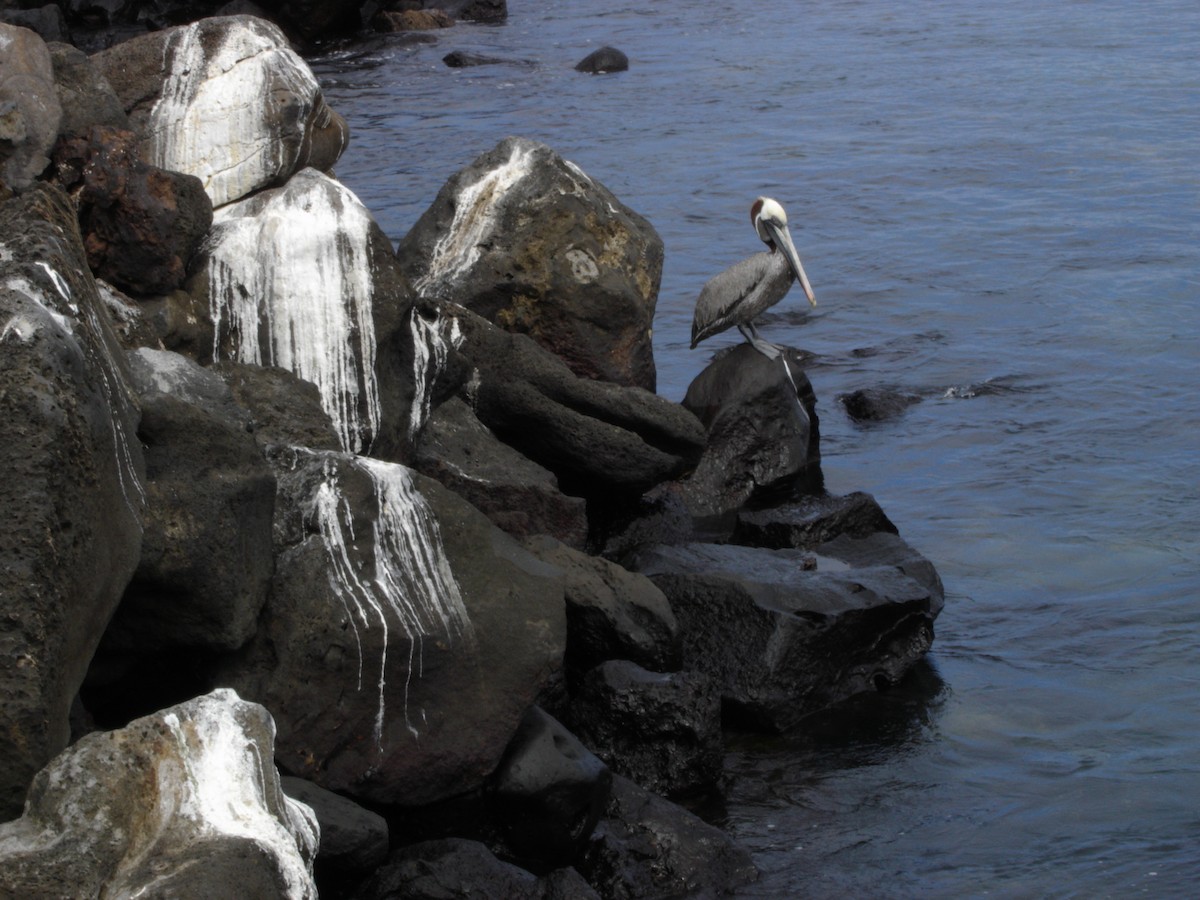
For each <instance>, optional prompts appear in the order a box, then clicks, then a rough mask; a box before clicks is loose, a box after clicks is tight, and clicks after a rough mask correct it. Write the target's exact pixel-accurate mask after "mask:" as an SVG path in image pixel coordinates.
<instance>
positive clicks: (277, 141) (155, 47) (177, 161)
mask: <svg viewBox="0 0 1200 900" xmlns="http://www.w3.org/2000/svg"><path fill="white" fill-rule="evenodd" d="M92 60H93V62H94V63H95V64H96V67H97V68H98V69H99V71H100V73H101V74H102V75H103V76H105V77H106V78H107V79H108V81H109V83H110V84H111V85H112V87H113V89H114V90H115V91H116V93H117V96H118V97H120V99H121V103H122V105H123V106H124V108H125V111H126V112H127V113H128V114H129V119H130V122H131V124H132V126H133V128H134V130H135V131H136V132H137V133H138V134H139V136H140V137H141V151H142V156H143V158H144V159H145V160H146V161H147V162H149V163H152V164H153V165H156V166H160V167H162V168H164V169H170V170H172V171H176V172H185V173H187V174H190V175H195V176H196V177H198V178H199V179H200V180H201V182H202V183H203V184H204V189H205V190H206V191H207V192H208V195H209V197H210V198H212V202H213V206H222V205H224V204H226V203H229V202H231V201H233V200H237V199H239V198H241V197H244V196H246V195H247V194H249V193H251V192H252V191H256V190H258V189H260V188H263V187H268V186H270V185H272V184H275V183H278V182H281V181H283V180H285V179H287V178H288V177H289V176H291V175H292V174H294V173H295V172H298V171H300V170H301V169H303V168H305V167H306V166H312V167H314V168H317V169H322V170H323V169H328V168H329V167H331V166H332V165H333V164H334V162H336V161H337V158H338V157H339V156H340V155H341V153H342V150H343V149H345V146H346V142H347V140H348V134H349V132H348V130H347V128H346V123H345V121H344V120H343V119H342V117H341V116H339V115H338V114H337V113H335V112H333V110H331V109H330V108H329V107H328V106H326V104H325V101H324V99H323V97H322V96H321V90H320V86H319V85H318V84H317V79H316V77H315V76H314V75H313V73H312V71H311V70H310V69H309V68H308V65H307V64H306V63H305V62H304V60H302V59H301V58H300V57H299V56H298V55H296V53H295V52H294V51H293V50H292V49H291V48H290V47H289V46H288V43H287V39H286V38H285V37H284V36H283V33H282V32H281V31H280V30H279V28H278V27H276V26H275V25H272V24H271V23H269V22H266V21H264V20H262V19H256V18H254V17H253V16H223V17H217V18H211V19H202V20H200V21H199V22H195V23H193V24H191V25H183V26H180V27H178V28H169V29H165V30H163V31H155V32H151V33H148V34H145V35H142V36H140V37H136V38H133V39H131V40H128V41H125V42H123V43H120V44H117V45H116V46H115V47H112V48H111V49H108V50H104V51H101V52H100V53H97V54H95V55H94V56H93V57H92Z"/></svg>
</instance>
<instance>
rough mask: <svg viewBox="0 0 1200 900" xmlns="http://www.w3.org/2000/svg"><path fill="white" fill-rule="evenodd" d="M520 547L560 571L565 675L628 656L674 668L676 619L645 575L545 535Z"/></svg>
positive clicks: (653, 666)
mask: <svg viewBox="0 0 1200 900" xmlns="http://www.w3.org/2000/svg"><path fill="white" fill-rule="evenodd" d="M525 547H526V549H527V550H529V551H530V552H531V553H533V554H535V555H536V556H537V557H538V558H539V559H542V560H545V561H546V562H548V563H550V564H551V565H553V566H557V567H559V568H560V569H562V570H563V572H564V573H565V575H566V600H567V655H566V665H567V671H568V675H569V676H581V675H583V674H584V673H585V672H587V671H589V670H590V669H592V668H593V667H594V666H597V665H599V664H600V663H602V662H604V661H605V660H609V659H628V660H632V661H634V662H636V663H637V664H638V665H641V666H644V667H646V668H647V669H651V670H654V671H656V672H669V671H672V670H674V669H677V668H678V667H679V662H680V632H679V623H678V622H677V621H676V620H675V615H674V613H672V612H671V605H670V604H669V603H668V602H667V598H666V597H665V596H663V593H662V591H660V590H659V589H658V588H657V587H655V586H654V583H653V582H652V581H650V580H649V579H648V578H646V576H644V575H639V574H637V573H635V572H630V571H628V570H627V569H623V568H622V567H620V566H618V565H616V564H615V563H611V562H609V561H608V560H605V559H601V558H599V557H595V556H588V555H587V554H585V553H580V552H578V551H576V550H574V549H572V548H570V547H566V546H564V545H563V544H560V543H558V542H556V541H552V540H549V539H548V538H534V539H532V540H529V541H526V542H525Z"/></svg>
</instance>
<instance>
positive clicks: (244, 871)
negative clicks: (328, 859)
mask: <svg viewBox="0 0 1200 900" xmlns="http://www.w3.org/2000/svg"><path fill="white" fill-rule="evenodd" d="M272 738H273V729H272V727H271V717H270V715H269V714H268V713H267V711H266V710H265V709H263V708H262V707H261V706H257V705H255V704H252V703H245V702H243V701H242V700H240V699H239V698H238V696H237V695H236V694H234V693H233V692H232V691H215V692H213V693H212V694H209V695H207V696H204V697H200V698H198V699H196V700H192V701H189V702H188V703H184V704H181V705H179V706H175V707H172V708H171V709H168V710H164V711H163V712H161V713H158V714H155V715H153V716H148V717H146V718H144V719H138V720H137V721H135V722H132V723H130V724H129V725H128V726H127V727H125V728H122V729H120V730H119V731H111V732H103V733H101V732H97V733H95V734H91V735H88V736H87V737H85V738H83V740H81V741H79V742H78V743H77V744H75V745H74V746H72V747H71V748H70V749H69V750H67V751H66V752H65V753H63V754H62V755H60V756H59V757H57V758H56V759H55V760H54V761H53V762H52V763H50V765H48V766H47V767H46V768H45V769H43V770H42V771H41V772H39V773H38V775H37V777H36V778H35V779H34V782H33V785H32V787H31V788H30V791H29V802H28V804H27V805H26V808H25V814H24V815H23V816H22V817H21V818H20V819H18V820H17V821H15V822H10V823H8V824H5V825H0V895H3V896H5V897H99V896H105V897H151V896H152V897H178V898H189V900H191V898H194V900H201V898H211V897H289V898H314V900H315V898H316V895H317V894H316V887H315V885H314V884H313V881H312V875H311V870H312V858H313V856H314V854H315V853H316V849H317V840H318V831H317V823H316V819H315V817H314V816H313V813H312V810H310V809H308V808H307V807H305V806H303V805H302V804H299V803H296V802H295V801H292V800H289V799H288V798H287V797H286V796H285V795H284V793H283V791H282V790H280V787H279V775H278V773H277V772H276V771H275V766H274V765H273V764H272V762H271V744H272Z"/></svg>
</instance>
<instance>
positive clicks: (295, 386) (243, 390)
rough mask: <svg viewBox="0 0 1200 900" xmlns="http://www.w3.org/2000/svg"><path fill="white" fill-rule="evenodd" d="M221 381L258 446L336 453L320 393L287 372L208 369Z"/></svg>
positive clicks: (233, 366)
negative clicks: (244, 412)
mask: <svg viewBox="0 0 1200 900" xmlns="http://www.w3.org/2000/svg"><path fill="white" fill-rule="evenodd" d="M211 369H212V371H213V372H216V373H217V374H218V375H220V376H221V378H222V379H224V381H225V384H226V385H228V386H229V390H230V391H231V392H232V393H233V397H234V399H235V400H237V402H238V405H240V406H242V407H243V408H244V409H246V410H247V412H249V414H250V417H251V423H252V426H253V433H254V437H255V439H256V440H257V441H258V444H259V446H260V447H262V448H263V449H266V448H268V447H270V446H273V445H275V444H289V445H293V446H297V447H307V448H308V449H309V450H339V449H341V441H340V440H339V439H338V433H337V429H335V428H334V427H333V422H332V421H331V420H330V418H329V413H327V412H325V410H324V408H323V407H322V406H321V392H320V391H318V390H317V386H316V385H315V384H313V383H312V382H311V381H302V380H301V379H299V378H298V377H296V376H295V375H294V374H292V373H291V372H289V371H288V370H287V369H280V368H278V367H276V366H255V365H250V364H248V363H235V362H221V363H217V364H216V365H214V366H211Z"/></svg>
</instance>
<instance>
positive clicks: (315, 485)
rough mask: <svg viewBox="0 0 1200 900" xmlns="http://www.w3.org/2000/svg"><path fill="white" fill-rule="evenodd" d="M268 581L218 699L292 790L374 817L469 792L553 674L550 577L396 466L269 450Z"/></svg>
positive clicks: (474, 516)
mask: <svg viewBox="0 0 1200 900" xmlns="http://www.w3.org/2000/svg"><path fill="white" fill-rule="evenodd" d="M272 462H273V464H274V465H275V468H276V475H277V478H278V482H279V494H278V497H277V501H276V520H275V530H276V544H277V553H276V570H275V578H274V581H273V584H272V591H271V598H270V599H269V600H268V602H267V606H266V609H265V611H264V615H263V617H262V619H261V621H260V627H259V631H258V634H257V635H256V636H255V638H254V639H253V640H252V641H251V642H250V644H249V645H248V647H247V650H246V652H245V653H244V654H243V655H241V656H240V657H239V658H238V659H236V660H232V661H231V662H230V664H229V665H228V666H226V667H225V669H224V671H223V672H222V673H221V675H220V678H221V683H223V684H227V685H231V686H233V687H235V688H236V689H237V690H238V691H239V692H240V693H241V694H242V695H243V696H246V697H251V698H253V699H255V700H256V701H258V702H260V703H263V704H264V705H265V706H267V707H268V708H269V709H270V710H271V711H272V714H273V715H274V716H275V720H276V722H277V723H278V727H279V742H278V759H279V761H280V764H281V765H283V766H284V767H286V768H287V769H288V770H289V771H291V772H293V773H294V774H297V775H301V776H303V777H306V778H309V779H311V780H312V781H315V782H316V783H318V784H320V785H322V786H324V787H327V788H329V789H331V790H336V791H339V792H343V793H347V794H349V795H351V796H354V797H357V798H360V799H364V800H369V801H372V802H377V803H394V804H402V805H412V806H416V805H420V804H423V803H429V802H433V801H435V800H439V799H443V798H445V797H448V796H452V795H456V794H460V793H463V792H465V791H470V790H472V789H474V788H478V787H479V786H480V785H481V784H482V783H483V779H484V778H485V777H486V775H487V774H488V773H490V772H491V771H492V770H493V769H494V768H495V766H496V764H497V762H498V761H499V759H500V756H501V754H502V753H503V751H504V748H505V746H506V745H507V743H508V741H509V738H510V737H511V735H512V733H513V731H514V729H515V728H516V726H517V723H518V722H519V721H520V718H521V715H522V714H523V713H524V712H525V710H526V709H527V708H528V706H529V704H530V703H532V702H533V700H534V698H535V697H536V696H537V694H538V692H539V691H540V690H542V689H543V688H544V686H545V684H546V682H547V680H548V679H549V678H550V677H551V676H552V675H554V674H555V673H556V672H557V670H558V668H559V666H560V665H561V660H562V654H563V649H564V645H565V640H566V638H565V629H566V623H565V614H564V609H563V586H562V580H561V574H560V573H559V572H557V571H556V570H554V569H552V568H550V567H548V566H546V565H545V564H543V563H541V562H539V561H538V560H536V559H535V558H534V557H532V556H530V555H529V554H527V553H525V552H524V551H523V550H521V548H520V547H518V546H517V545H516V544H515V543H514V542H513V541H512V540H511V539H510V538H509V537H507V536H506V535H505V534H504V533H503V532H501V531H500V530H499V529H497V528H495V526H493V525H492V524H491V523H490V522H489V521H488V520H487V519H486V518H485V517H484V516H483V515H482V514H481V513H479V512H478V511H477V510H475V509H474V508H472V507H471V506H470V505H469V504H467V503H466V502H465V501H463V500H462V499H460V498H459V497H457V496H455V495H454V494H451V493H450V492H449V491H447V490H446V489H444V488H442V487H441V486H440V485H438V484H437V483H436V482H434V481H432V480H431V479H428V478H425V477H423V476H420V475H417V474H416V473H414V472H412V471H411V470H409V469H407V468H405V467H404V466H401V465H398V464H394V463H386V462H381V461H379V460H374V459H369V458H365V457H356V456H352V455H350V454H346V453H337V452H328V451H324V452H318V451H311V450H307V449H302V448H280V449H277V450H275V451H274V452H273V453H272Z"/></svg>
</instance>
